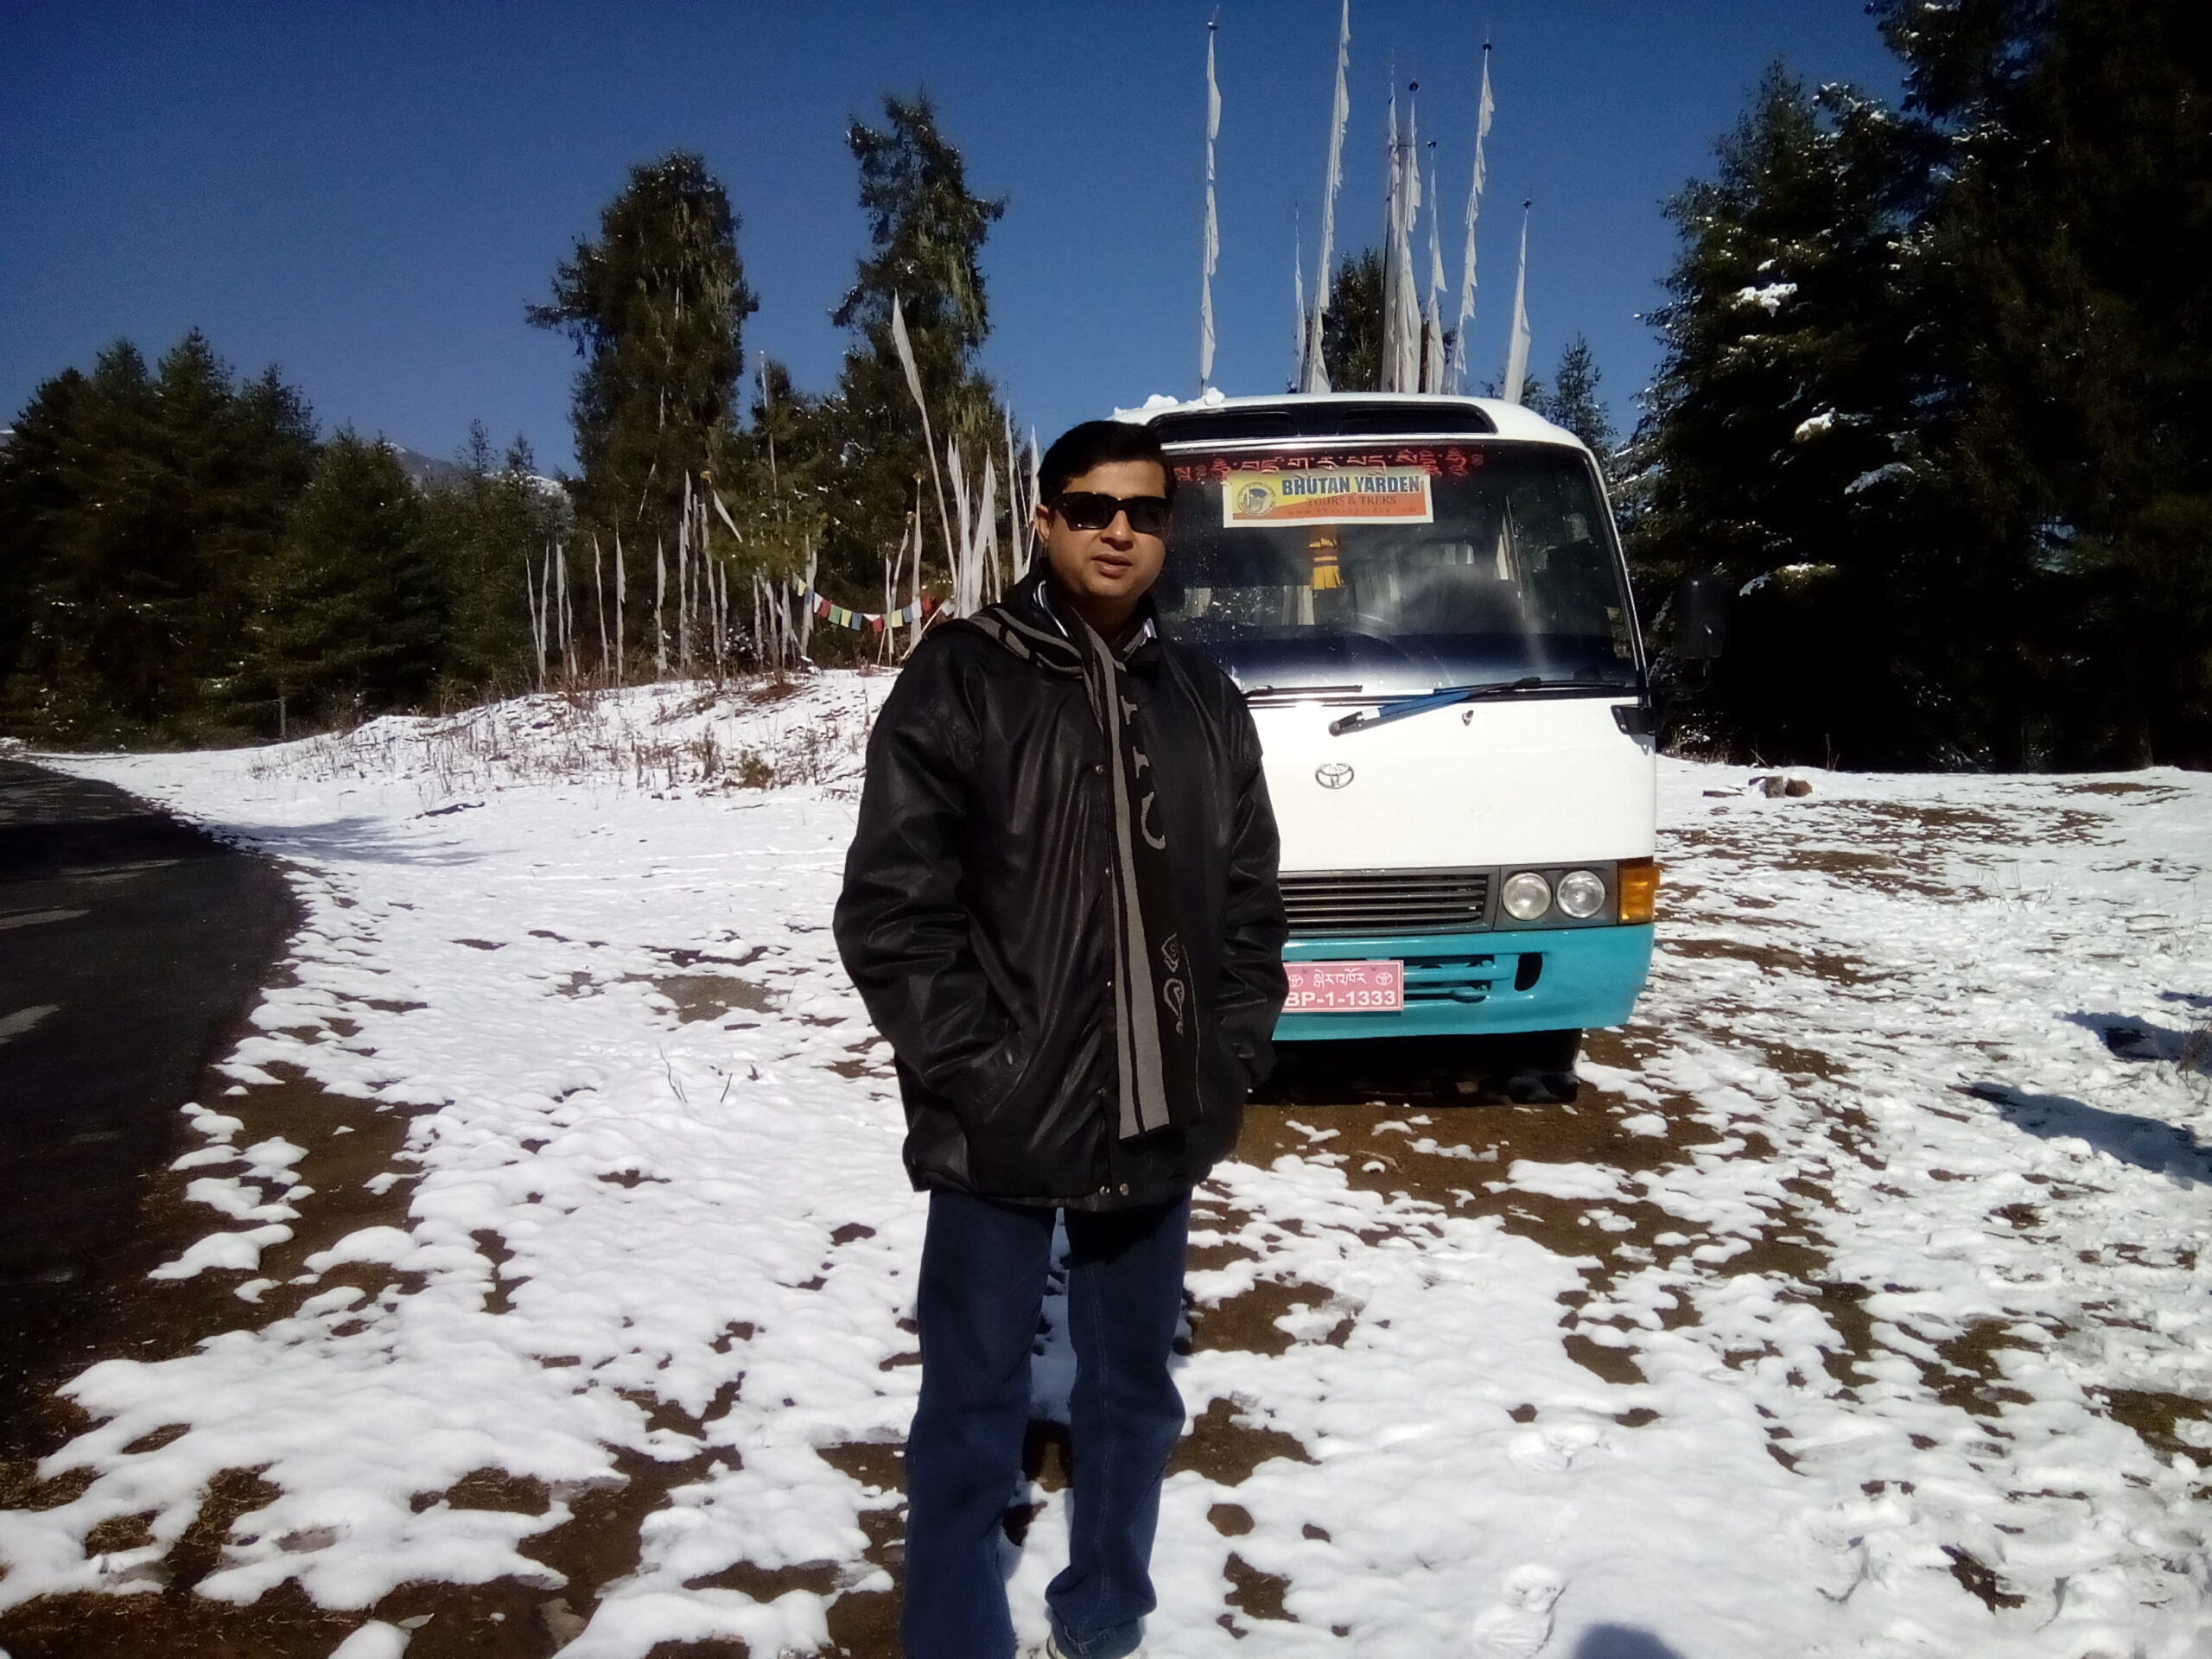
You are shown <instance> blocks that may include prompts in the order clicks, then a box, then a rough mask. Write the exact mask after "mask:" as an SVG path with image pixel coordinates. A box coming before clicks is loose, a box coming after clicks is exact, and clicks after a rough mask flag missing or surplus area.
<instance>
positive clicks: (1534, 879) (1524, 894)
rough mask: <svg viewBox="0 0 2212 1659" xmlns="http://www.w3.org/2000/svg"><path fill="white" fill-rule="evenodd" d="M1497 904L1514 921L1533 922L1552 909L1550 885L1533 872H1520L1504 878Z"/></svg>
mask: <svg viewBox="0 0 2212 1659" xmlns="http://www.w3.org/2000/svg"><path fill="white" fill-rule="evenodd" d="M1498 903H1500V904H1502V905H1503V906H1505V913H1506V914H1507V915H1509V916H1510V917H1512V918H1513V919H1514V920H1515V921H1516V922H1533V921H1535V919H1536V918H1538V917H1539V916H1541V915H1542V914H1543V913H1544V912H1546V911H1548V910H1549V909H1550V908H1551V907H1552V884H1551V883H1550V882H1548V881H1547V880H1544V878H1543V877H1542V876H1541V875H1538V874H1536V873H1535V871H1534V870H1522V872H1521V873H1520V874H1517V875H1509V876H1507V877H1506V878H1505V886H1504V887H1503V888H1501V889H1500V890H1499V893H1498Z"/></svg>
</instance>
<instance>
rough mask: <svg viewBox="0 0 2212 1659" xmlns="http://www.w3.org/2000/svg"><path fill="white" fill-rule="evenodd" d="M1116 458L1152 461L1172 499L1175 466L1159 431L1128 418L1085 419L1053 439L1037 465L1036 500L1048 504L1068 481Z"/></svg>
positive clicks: (1167, 493) (1109, 463)
mask: <svg viewBox="0 0 2212 1659" xmlns="http://www.w3.org/2000/svg"><path fill="white" fill-rule="evenodd" d="M1115 461H1151V462H1152V463H1153V464H1154V466H1156V467H1159V468H1160V473H1161V474H1162V476H1164V477H1165V478H1166V480H1167V486H1166V495H1167V499H1169V500H1170V501H1173V499H1175V469H1174V467H1171V466H1169V465H1168V463H1167V455H1166V451H1165V450H1163V449H1161V448H1160V436H1159V434H1157V433H1155V432H1154V430H1153V429H1151V428H1150V427H1148V426H1136V425H1134V424H1132V423H1129V422H1128V421H1084V423H1081V424H1080V425H1077V426H1071V427H1070V428H1069V429H1067V430H1066V431H1065V432H1063V433H1061V434H1060V435H1059V436H1058V437H1057V438H1054V439H1053V440H1052V448H1049V449H1047V450H1046V452H1045V458H1044V460H1043V461H1039V463H1038V464H1037V486H1038V499H1039V500H1041V501H1044V502H1046V503H1048V504H1049V503H1050V502H1051V500H1052V498H1053V497H1054V496H1056V495H1058V493H1060V492H1061V491H1062V490H1065V488H1067V486H1068V480H1071V479H1077V478H1081V477H1082V476H1083V475H1084V474H1085V473H1087V472H1089V471H1090V469H1091V468H1092V467H1105V466H1110V465H1111V464H1112V463H1113V462H1115Z"/></svg>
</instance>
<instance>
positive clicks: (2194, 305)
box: [1874, 0, 2212, 766]
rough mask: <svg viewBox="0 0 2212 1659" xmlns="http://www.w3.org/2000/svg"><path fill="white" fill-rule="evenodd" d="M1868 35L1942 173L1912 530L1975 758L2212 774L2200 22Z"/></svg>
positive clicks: (1920, 255)
mask: <svg viewBox="0 0 2212 1659" xmlns="http://www.w3.org/2000/svg"><path fill="white" fill-rule="evenodd" d="M1874 10H1875V11H1876V13H1877V15H1878V17H1879V18H1880V20H1881V23H1882V27H1883V29H1884V33H1885V35H1886V37H1887V39H1888V41H1889V42H1890V44H1891V48H1893V49H1894V50H1895V51H1897V54H1899V55H1900V56H1901V57H1902V58H1903V60H1904V63H1905V66H1906V72H1907V73H1906V89H1907V108H1908V111H1910V114H1911V116H1912V117H1913V118H1914V121H1913V130H1915V132H1916V136H1917V137H1919V138H1920V139H1921V140H1922V141H1923V143H1925V145H1926V146H1927V149H1928V151H1929V156H1930V160H1931V166H1930V167H1929V179H1930V181H1931V184H1930V188H1929V193H1928V200H1927V201H1926V204H1925V206H1924V208H1923V230H1922V233H1921V235H1920V236H1919V237H1918V238H1916V249H1915V251H1916V257H1915V265H1916V271H1917V273H1918V276H1919V280H1920V282H1921V283H1922V286H1923V291H1924V296H1925V297H1924V302H1923V308H1922V309H1923V315H1924V316H1925V318H1926V327H1925V328H1924V330H1923V331H1922V333H1921V334H1920V336H1919V337H1918V339H1917V340H1916V347H1917V349H1918V350H1919V351H1920V352H1921V353H1923V355H1924V356H1925V357H1926V359H1928V360H1929V363H1930V364H1931V365H1932V366H1933V368H1934V371H1935V374H1934V377H1933V381H1932V384H1931V386H1930V389H1929V397H1927V399H1926V400H1925V404H1924V410H1923V420H1924V422H1925V424H1926V428H1927V441H1928V443H1929V449H1930V452H1931V455H1932V456H1933V457H1934V460H1935V464H1934V465H1933V466H1931V467H1930V468H1929V473H1928V477H1927V480H1926V486H1925V491H1924V495H1925V502H1924V505H1925V507H1926V510H1927V512H1928V514H1929V519H1930V522H1931V524H1932V525H1933V526H1934V529H1935V531H1936V534H1938V535H1940V537H1941V540H1942V544H1943V545H1944V546H1945V547H1946V548H1947V549H1948V550H1949V555H1950V558H1951V560H1952V569H1951V575H1953V578H1954V582H1953V584H1952V589H1951V592H1952V594H1953V596H1954V597H1953V601H1952V602H1953V603H1955V605H1957V606H1959V607H1961V613H1962V614H1963V615H1965V616H1967V617H1968V618H1970V619H1971V620H1972V633H1971V638H1970V639H1969V640H1967V641H1966V642H1962V643H1964V644H1965V645H1967V651H1966V652H1965V653H1964V657H1965V661H1964V664H1963V667H1964V668H1965V669H1966V670H1967V671H1970V672H1972V673H1973V674H1974V677H1975V678H1976V680H1977V682H1978V683H1979V685H1980V687H1981V688H1982V690H1983V696H1981V698H1980V702H1982V703H1983V704H1984V705H1985V706H1986V712H1987V721H1986V731H1985V732H1984V733H1983V734H1982V737H1981V742H1980V747H1981V748H1982V749H1983V750H1984V751H1986V753H1988V755H1989V756H1990V758H1991V759H1992V760H1994V761H1995V762H1997V763H1998V764H2000V765H2004V766H2019V765H2031V764H2058V765H2069V766H2080V765H2091V764H2124V765H2142V764H2145V763H2148V762H2152V761H2162V762H2167V763H2179V764H2183V765H2189V766H2212V650H2208V648H2207V644H2206V642H2207V641H2208V640H2212V282H2208V280H2207V277H2206V273H2207V271H2208V270H2212V189H2208V186H2207V181H2208V180H2212V123H2208V122H2207V120H2206V118H2205V115H2204V111H2205V109H2206V107H2207V104H2208V101H2209V100H2212V12H2208V10H2207V9H2206V8H2205V7H2204V6H2202V4H2198V3H2190V0H1957V3H1952V4H1948V5H1940V6H1936V5H1919V4H1914V5H1906V4H1904V3H1900V0H1882V3H1880V4H1878V5H1877V6H1876V7H1875V8H1874Z"/></svg>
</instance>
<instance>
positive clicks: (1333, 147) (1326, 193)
mask: <svg viewBox="0 0 2212 1659" xmlns="http://www.w3.org/2000/svg"><path fill="white" fill-rule="evenodd" d="M1350 71H1351V0H1344V13H1343V17H1342V20H1341V21H1340V22H1338V25H1337V93H1336V99H1335V101H1334V102H1333V103H1332V105H1330V106H1329V179H1328V183H1327V185H1326V186H1325V188H1324V189H1323V190H1322V193H1321V264H1320V267H1319V270H1318V271H1317V272H1316V273H1315V278H1314V283H1313V324H1312V326H1311V327H1310V328H1309V329H1308V330H1307V333H1306V355H1305V362H1304V365H1303V366H1302V368H1301V370H1300V374H1299V377H1298V389H1299V390H1300V391H1328V390H1329V366H1328V364H1327V362H1326V361H1325V359H1324V357H1323V355H1322V351H1321V344H1322V335H1323V328H1324V323H1325V320H1326V318H1327V317H1328V315H1329V297H1330V292H1331V289H1332V287H1333V285H1334V283H1335V281H1336V257H1337V192H1338V189H1340V188H1342V187H1343V185H1344V127H1345V125H1346V124H1348V123H1349V122H1350V121H1351V92H1350V90H1349V83H1348V82H1347V80H1346V76H1347V75H1348V73H1350Z"/></svg>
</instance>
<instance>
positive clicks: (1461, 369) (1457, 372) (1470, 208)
mask: <svg viewBox="0 0 2212 1659" xmlns="http://www.w3.org/2000/svg"><path fill="white" fill-rule="evenodd" d="M1496 114H1497V105H1496V104H1494V103H1492V102H1491V95H1490V42H1489V41H1484V42H1483V95H1482V101H1481V103H1480V104H1479V105H1477V106H1476V111H1475V176H1474V181H1473V182H1472V183H1471V185H1469V186H1468V188H1467V247H1466V251H1465V253H1464V254H1462V255H1461V256H1460V261H1459V321H1458V322H1457V323H1456V324H1454V325H1453V327H1455V329H1456V330H1457V333H1456V334H1455V336H1454V337H1455V338H1456V339H1457V340H1458V341H1459V349H1458V350H1457V351H1456V352H1454V353H1452V356H1453V359H1454V360H1453V363H1452V374H1453V379H1454V384H1455V385H1458V386H1459V388H1460V389H1461V390H1463V391H1464V390H1465V387H1466V384H1467V358H1468V356H1469V348H1470V346H1471V345H1472V342H1471V340H1469V339H1468V338H1467V331H1468V329H1469V327H1471V325H1472V324H1473V322H1474V321H1475V216H1476V214H1478V213H1480V212H1481V211H1482V205H1483V172H1484V168H1483V145H1484V142H1485V141H1486V140H1487V139H1488V138H1489V137H1490V124H1491V118H1492V117H1493V116H1495V115H1496Z"/></svg>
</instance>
